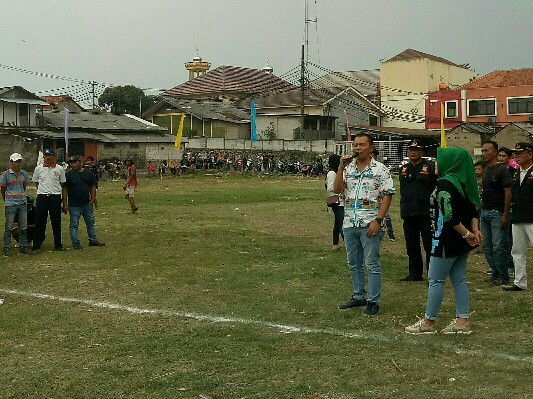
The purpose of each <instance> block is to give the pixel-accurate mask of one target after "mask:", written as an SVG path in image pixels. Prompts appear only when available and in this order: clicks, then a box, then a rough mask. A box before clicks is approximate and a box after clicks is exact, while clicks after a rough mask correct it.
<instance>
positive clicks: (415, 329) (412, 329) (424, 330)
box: [405, 319, 437, 335]
mask: <svg viewBox="0 0 533 399" xmlns="http://www.w3.org/2000/svg"><path fill="white" fill-rule="evenodd" d="M425 322H426V319H420V320H418V321H417V322H416V323H415V324H413V325H412V326H408V327H405V332H406V333H407V334H413V335H419V334H435V333H436V332H437V329H436V328H435V326H434V325H433V326H428V325H426V324H425Z"/></svg>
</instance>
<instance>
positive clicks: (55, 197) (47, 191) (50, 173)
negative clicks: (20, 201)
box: [32, 148, 66, 254]
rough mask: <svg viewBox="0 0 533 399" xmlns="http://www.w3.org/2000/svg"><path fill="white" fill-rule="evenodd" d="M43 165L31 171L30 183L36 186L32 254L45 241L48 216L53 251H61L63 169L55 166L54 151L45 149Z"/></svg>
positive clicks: (37, 250) (39, 248) (38, 249)
mask: <svg viewBox="0 0 533 399" xmlns="http://www.w3.org/2000/svg"><path fill="white" fill-rule="evenodd" d="M43 156H44V160H43V164H39V165H37V167H36V168H35V170H34V171H33V177H32V181H33V182H34V183H35V185H36V186H37V200H36V202H35V232H34V238H33V249H32V253H34V254H36V253H38V252H40V250H41V245H42V244H43V242H44V239H45V233H46V223H47V220H48V214H50V223H51V224H52V232H53V233H54V250H56V251H63V244H62V242H61V192H62V186H63V185H64V184H65V181H66V179H65V169H63V167H62V166H61V165H58V164H56V158H55V151H54V149H53V148H47V149H45V150H44V153H43Z"/></svg>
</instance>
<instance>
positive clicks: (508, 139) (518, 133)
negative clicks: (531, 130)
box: [491, 125, 533, 148]
mask: <svg viewBox="0 0 533 399" xmlns="http://www.w3.org/2000/svg"><path fill="white" fill-rule="evenodd" d="M491 140H493V141H495V142H497V143H498V146H499V147H507V148H514V146H515V144H516V143H518V142H519V141H525V142H526V143H533V137H531V136H529V134H528V132H526V131H525V130H523V129H520V128H519V127H517V126H516V125H509V126H507V127H505V128H503V129H502V130H500V131H499V132H498V133H497V134H495V135H494V136H492V137H491Z"/></svg>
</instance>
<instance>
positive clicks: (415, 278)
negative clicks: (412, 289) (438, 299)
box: [400, 274, 423, 281]
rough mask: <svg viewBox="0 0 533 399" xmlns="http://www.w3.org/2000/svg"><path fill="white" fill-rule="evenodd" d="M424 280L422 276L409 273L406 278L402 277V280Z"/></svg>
mask: <svg viewBox="0 0 533 399" xmlns="http://www.w3.org/2000/svg"><path fill="white" fill-rule="evenodd" d="M422 280H423V278H422V277H416V276H413V275H411V274H408V275H407V276H405V277H404V278H402V279H400V281H422Z"/></svg>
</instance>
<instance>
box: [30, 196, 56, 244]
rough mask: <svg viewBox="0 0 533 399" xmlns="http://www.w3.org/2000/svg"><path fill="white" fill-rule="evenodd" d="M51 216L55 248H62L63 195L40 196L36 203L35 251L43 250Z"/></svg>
mask: <svg viewBox="0 0 533 399" xmlns="http://www.w3.org/2000/svg"><path fill="white" fill-rule="evenodd" d="M48 214H50V223H51V224H52V232H53V233H54V248H61V247H62V246H63V244H62V243H61V194H57V195H45V194H38V195H37V200H36V201H35V231H34V237H33V249H37V248H41V245H42V244H43V242H44V239H45V237H46V235H45V233H46V223H47V221H48Z"/></svg>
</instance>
